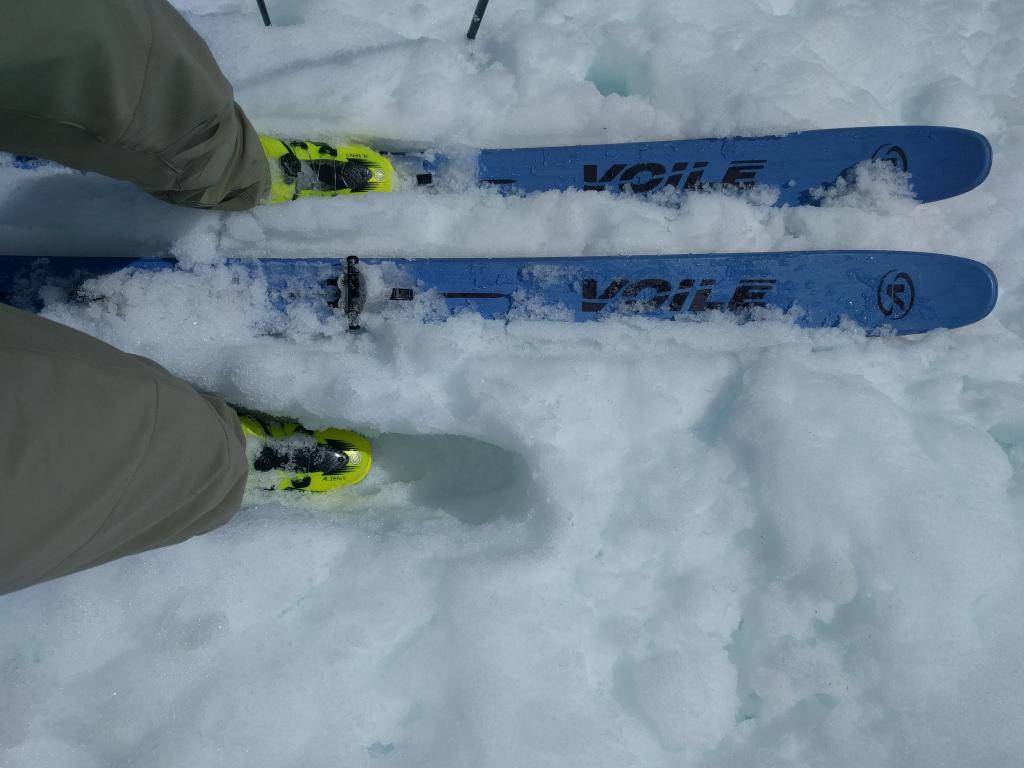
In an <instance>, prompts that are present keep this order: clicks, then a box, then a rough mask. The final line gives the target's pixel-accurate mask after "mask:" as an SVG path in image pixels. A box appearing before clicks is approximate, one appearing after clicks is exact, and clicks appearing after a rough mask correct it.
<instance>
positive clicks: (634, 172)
mask: <svg viewBox="0 0 1024 768" xmlns="http://www.w3.org/2000/svg"><path fill="white" fill-rule="evenodd" d="M767 164H768V161H767V160H733V161H732V162H731V163H729V166H728V167H727V168H726V169H725V173H724V174H723V175H722V178H721V179H720V180H717V181H716V180H714V179H711V178H706V174H707V168H708V164H707V162H705V161H703V160H701V161H697V162H694V163H692V164H691V163H689V162H678V163H673V165H672V169H671V170H669V169H668V168H666V167H665V166H664V165H662V164H661V163H637V164H636V165H629V166H627V165H626V164H625V163H614V164H613V165H610V166H607V167H605V168H602V167H601V166H598V165H584V166H583V188H584V189H587V190H596V191H598V192H602V191H604V190H605V189H607V188H608V185H609V184H613V185H618V188H619V190H620V191H622V192H626V191H633V192H652V191H654V190H655V189H657V188H658V187H660V186H662V185H664V186H666V187H675V188H677V189H699V188H701V187H739V188H741V189H742V188H746V187H752V186H753V185H754V184H756V183H757V174H758V172H759V171H761V170H763V169H764V167H765V166H766V165H767Z"/></svg>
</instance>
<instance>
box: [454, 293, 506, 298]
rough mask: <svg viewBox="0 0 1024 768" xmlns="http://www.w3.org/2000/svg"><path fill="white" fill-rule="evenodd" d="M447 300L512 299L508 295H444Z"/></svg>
mask: <svg viewBox="0 0 1024 768" xmlns="http://www.w3.org/2000/svg"><path fill="white" fill-rule="evenodd" d="M441 295H442V296H443V297H444V298H446V299H511V298H512V295H511V294H508V293H442V294H441Z"/></svg>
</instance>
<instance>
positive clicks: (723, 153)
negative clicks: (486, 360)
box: [0, 126, 997, 334]
mask: <svg viewBox="0 0 1024 768" xmlns="http://www.w3.org/2000/svg"><path fill="white" fill-rule="evenodd" d="M392 157H393V160H394V161H395V165H396V168H397V169H398V170H399V172H400V173H406V174H411V175H415V177H416V180H417V182H418V183H419V184H431V183H435V182H436V181H438V180H439V178H443V176H444V174H445V172H446V169H447V167H448V165H449V164H448V161H447V160H446V159H445V158H444V157H442V156H438V155H431V156H430V157H429V159H427V157H426V156H425V155H418V154H415V153H407V154H395V155H393V156H392ZM991 159H992V153H991V147H990V146H989V143H988V141H987V140H986V139H985V138H984V137H983V136H981V135H980V134H978V133H974V132H972V131H966V130H961V129H956V128H944V127H934V126H895V127H880V128H841V129H832V130H820V131H807V132H802V133H793V134H789V135H786V136H777V137H764V138H730V139H696V140H685V141H662V142H641V143H630V144H607V145H589V146H576V147H546V148H535V149H492V150H482V151H481V152H480V155H479V160H478V179H479V181H480V183H482V184H487V185H491V186H498V187H499V188H502V189H504V190H507V191H508V192H510V193H529V192H535V191H543V190H566V189H588V190H595V191H603V192H611V193H650V192H655V191H658V190H664V189H673V188H674V189H677V190H682V191H686V190H706V189H737V188H738V189H748V188H753V187H755V186H767V187H772V188H775V189H776V190H777V191H778V197H777V200H776V205H814V204H816V203H817V202H818V201H820V200H821V199H822V197H823V196H825V195H826V194H827V191H828V189H829V188H831V187H834V186H836V185H841V184H843V183H844V181H849V180H851V179H852V178H853V174H854V172H855V170H856V168H857V167H858V166H859V165H860V164H862V163H864V162H869V161H876V162H883V163H891V164H893V165H895V166H896V168H897V170H899V171H902V172H906V173H908V174H909V175H910V182H911V186H912V190H913V193H914V196H915V197H916V199H918V200H920V201H921V202H930V201H934V200H942V199H945V198H949V197H953V196H955V195H959V194H962V193H964V192H967V191H968V190H970V189H973V188H974V187H976V186H977V185H979V184H980V183H981V182H982V181H984V179H985V178H986V176H987V175H988V172H989V169H990V167H991ZM229 267H230V268H234V269H240V270H245V271H246V273H247V274H249V275H251V276H253V277H255V276H256V275H257V274H258V275H259V276H261V277H262V278H264V279H265V280H266V281H267V285H268V289H269V290H270V292H271V295H272V297H273V299H274V300H275V302H276V303H277V304H278V305H279V306H281V307H282V308H284V307H286V306H287V305H288V304H289V303H290V302H294V301H302V302H312V303H315V304H316V305H317V306H319V307H320V308H321V309H322V310H323V312H324V313H325V314H328V313H338V314H342V315H344V316H345V318H346V319H347V321H348V323H349V325H350V327H351V328H358V327H361V326H363V325H364V324H365V325H369V326H371V327H372V324H373V322H374V318H377V317H383V316H392V315H396V314H397V315H400V316H404V315H409V316H415V317H418V318H421V319H428V318H437V317H443V316H445V315H446V314H448V313H450V312H457V311H463V310H471V311H475V312H477V313H479V314H481V315H483V316H484V317H488V318H512V319H516V318H545V319H562V320H571V321H581V320H592V319H598V318H601V317H606V316H609V315H613V314H630V315H641V316H649V317H661V318H673V319H674V318H697V317H701V316H705V315H706V314H707V313H708V312H710V311H715V310H718V311H722V312H729V313H732V314H735V315H738V316H741V317H744V318H757V317H762V316H764V315H766V314H771V313H783V312H784V313H791V316H792V318H793V320H794V322H796V323H797V324H799V325H802V326H807V327H830V326H836V325H839V324H840V323H843V322H847V321H852V322H854V323H857V324H858V325H860V326H862V327H863V328H865V329H866V330H868V331H869V332H882V331H885V330H886V329H889V330H891V331H893V332H896V333H904V334H906V333H922V332H925V331H928V330H931V329H934V328H956V327H960V326H964V325H968V324H970V323H973V322H976V321H977V320H980V319H981V318H983V317H985V316H986V315H987V314H988V313H989V312H990V311H991V310H992V308H993V307H994V306H995V301H996V295H997V287H996V279H995V276H994V275H993V273H992V272H991V270H989V269H988V268H987V267H986V266H985V265H983V264H981V263H979V262H976V261H972V260H969V259H964V258H958V257H954V256H946V255H942V254H935V253H918V252H899V251H800V252H777V253H736V254H689V255H672V256H602V257H582V258H524V259H487V258H468V259H449V258H444V259H377V258H363V259H356V258H354V257H350V258H343V257H342V258H338V259H313V260H308V259H250V260H237V261H233V262H230V263H229ZM176 268H178V267H177V265H176V262H175V261H174V260H173V259H172V258H140V259H126V258H75V257H57V258H45V259H44V258H35V257H26V256H6V257H0V301H4V302H6V303H9V304H13V305H15V306H21V307H23V308H26V309H33V310H38V309H39V308H41V306H42V296H44V295H45V296H47V297H48V298H50V299H51V300H52V298H54V297H57V298H62V297H63V298H68V297H78V298H102V295H96V294H95V292H93V293H90V290H89V288H88V285H83V284H86V282H87V281H88V280H89V279H91V278H95V277H98V276H101V275H104V274H109V273H111V272H117V271H120V270H125V269H133V270H148V271H153V270H157V271H158V270H167V269H176Z"/></svg>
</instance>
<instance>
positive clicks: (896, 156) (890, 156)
mask: <svg viewBox="0 0 1024 768" xmlns="http://www.w3.org/2000/svg"><path fill="white" fill-rule="evenodd" d="M871 159H872V160H884V161H886V162H889V163H892V164H893V165H894V166H896V169H897V170H899V171H903V173H907V172H908V171H909V170H910V161H909V160H908V159H907V153H906V152H904V151H903V148H902V147H900V146H897V145H896V144H883V145H882V146H880V147H879V148H878V149H876V150H875V151H874V153H872V155H871Z"/></svg>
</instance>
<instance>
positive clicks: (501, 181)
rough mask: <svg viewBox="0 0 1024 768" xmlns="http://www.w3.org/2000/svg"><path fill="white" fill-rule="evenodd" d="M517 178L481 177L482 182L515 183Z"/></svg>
mask: <svg viewBox="0 0 1024 768" xmlns="http://www.w3.org/2000/svg"><path fill="white" fill-rule="evenodd" d="M516 181H517V179H481V180H480V183H481V184H515V183H516Z"/></svg>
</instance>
